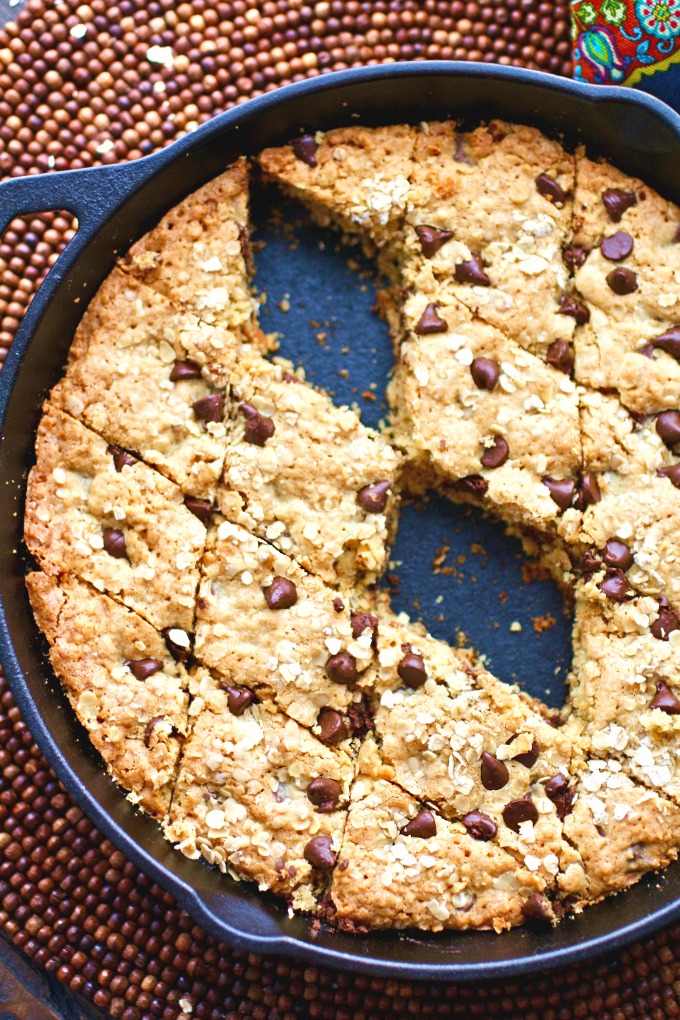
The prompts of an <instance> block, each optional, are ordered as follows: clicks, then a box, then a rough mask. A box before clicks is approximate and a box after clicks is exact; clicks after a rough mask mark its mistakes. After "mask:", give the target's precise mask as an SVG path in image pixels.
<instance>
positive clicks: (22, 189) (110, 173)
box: [0, 156, 154, 237]
mask: <svg viewBox="0 0 680 1020" xmlns="http://www.w3.org/2000/svg"><path fill="white" fill-rule="evenodd" d="M153 160H154V157H153V156H148V157H146V159H138V160H134V161H133V162H130V163H116V164H111V165H107V166H100V167H88V168H87V169H83V170H62V171H59V172H56V173H44V174H30V175H27V176H25V177H11V178H9V179H7V180H5V181H2V183H0V237H2V235H3V234H4V232H5V231H6V230H7V227H8V226H9V224H10V223H11V221H12V220H13V219H14V217H15V216H24V215H26V214H28V213H36V212H46V211H47V210H50V209H65V210H67V211H68V212H70V213H72V214H73V215H74V216H76V217H77V219H78V234H80V235H90V234H91V233H94V232H95V230H96V229H98V228H99V227H100V226H101V225H102V223H104V222H105V221H106V220H108V219H109V218H110V217H111V215H112V214H113V213H114V212H115V211H116V209H117V208H118V207H119V206H120V205H121V204H122V202H123V200H124V199H125V198H127V197H128V196H129V195H130V193H131V192H132V191H134V190H135V187H136V185H140V184H142V183H143V182H144V181H145V180H146V179H147V178H148V175H149V169H150V167H149V162H150V161H153Z"/></svg>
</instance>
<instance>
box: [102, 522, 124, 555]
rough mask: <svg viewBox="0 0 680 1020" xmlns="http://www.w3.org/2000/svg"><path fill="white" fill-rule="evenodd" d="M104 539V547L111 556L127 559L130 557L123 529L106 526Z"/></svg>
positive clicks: (103, 533) (103, 534)
mask: <svg viewBox="0 0 680 1020" xmlns="http://www.w3.org/2000/svg"><path fill="white" fill-rule="evenodd" d="M102 539H103V540H104V549H105V550H106V552H107V553H108V554H109V556H113V558H114V559H115V560H126V559H127V558H128V554H127V548H126V546H125V535H124V534H123V532H122V531H117V530H116V528H104V530H103V531H102Z"/></svg>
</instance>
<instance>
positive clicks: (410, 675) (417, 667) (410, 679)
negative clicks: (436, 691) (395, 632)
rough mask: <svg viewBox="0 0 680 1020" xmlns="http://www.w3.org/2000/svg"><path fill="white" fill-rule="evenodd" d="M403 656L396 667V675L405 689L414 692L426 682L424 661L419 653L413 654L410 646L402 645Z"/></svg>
mask: <svg viewBox="0 0 680 1020" xmlns="http://www.w3.org/2000/svg"><path fill="white" fill-rule="evenodd" d="M401 650H402V652H404V653H405V654H404V656H403V658H402V659H401V661H400V662H399V665H398V666H397V673H398V674H399V676H400V677H401V679H402V680H403V681H404V683H405V684H406V686H407V687H411V688H412V689H413V690H416V689H417V688H418V687H422V686H423V684H424V683H425V681H426V680H427V670H426V669H425V661H424V659H423V657H422V655H420V653H419V652H414V651H413V649H412V648H411V646H410V645H402V646H401Z"/></svg>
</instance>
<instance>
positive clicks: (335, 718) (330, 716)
mask: <svg viewBox="0 0 680 1020" xmlns="http://www.w3.org/2000/svg"><path fill="white" fill-rule="evenodd" d="M316 721H317V724H318V726H319V729H320V731H321V732H320V733H319V740H320V741H321V743H322V744H326V745H327V746H328V747H335V745H336V744H340V743H342V741H343V740H347V738H348V736H349V731H348V729H347V726H346V724H345V720H344V719H343V717H342V716H341V715H340V713H339V712H336V711H335V709H334V708H322V709H321V711H320V712H319V714H318V716H317V719H316Z"/></svg>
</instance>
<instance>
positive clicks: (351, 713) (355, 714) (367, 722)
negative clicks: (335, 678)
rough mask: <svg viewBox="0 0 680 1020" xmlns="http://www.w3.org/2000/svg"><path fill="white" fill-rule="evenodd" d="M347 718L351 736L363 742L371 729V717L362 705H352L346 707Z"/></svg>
mask: <svg viewBox="0 0 680 1020" xmlns="http://www.w3.org/2000/svg"><path fill="white" fill-rule="evenodd" d="M347 718H348V719H349V724H350V726H351V728H352V736H353V737H359V739H360V740H363V739H364V737H365V736H367V735H368V734H369V733H370V732H371V730H372V729H373V716H372V715H371V712H370V709H369V708H368V707H367V706H366V705H364V704H356V702H355V703H353V704H351V705H348V706H347Z"/></svg>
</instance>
